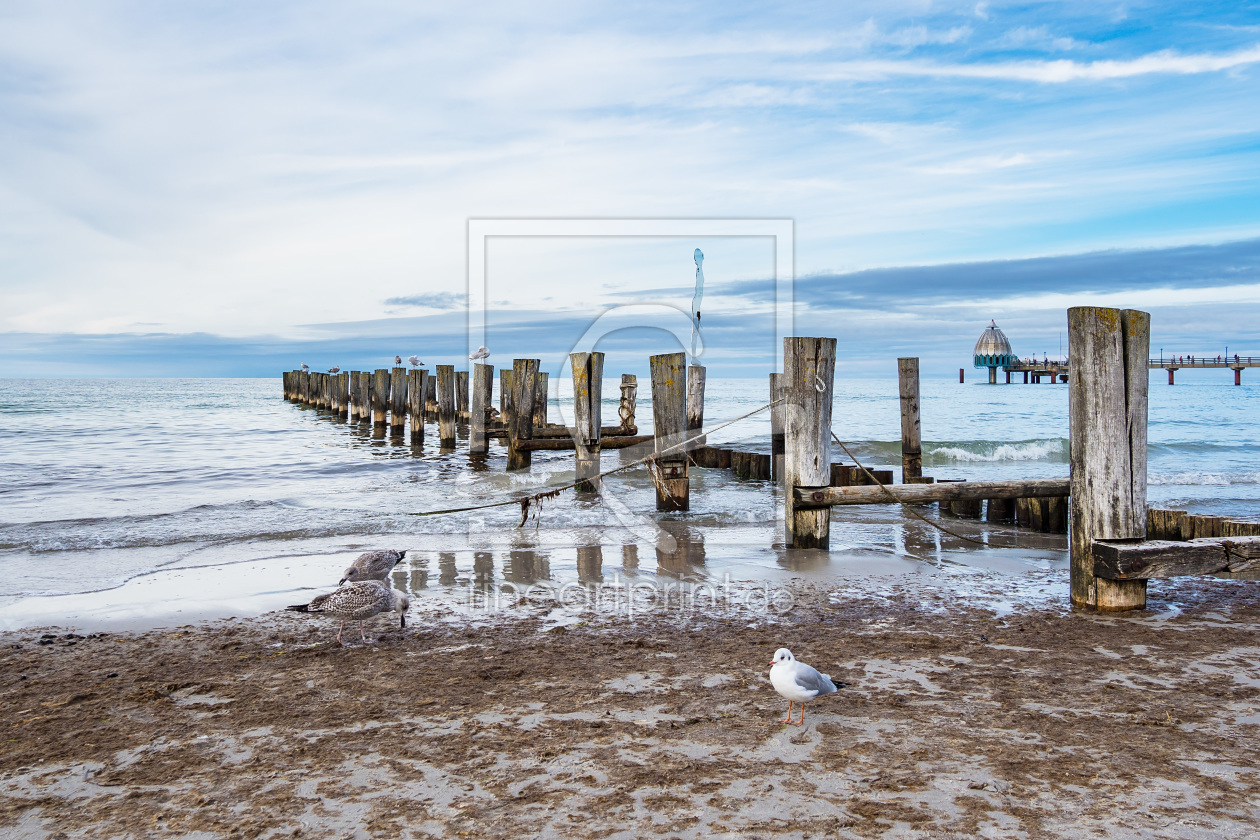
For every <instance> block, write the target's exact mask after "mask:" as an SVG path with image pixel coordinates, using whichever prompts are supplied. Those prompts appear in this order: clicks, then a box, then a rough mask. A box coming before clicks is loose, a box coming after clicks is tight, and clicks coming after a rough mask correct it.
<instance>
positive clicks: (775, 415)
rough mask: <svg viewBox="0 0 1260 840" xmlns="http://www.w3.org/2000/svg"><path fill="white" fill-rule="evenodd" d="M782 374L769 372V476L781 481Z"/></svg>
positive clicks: (777, 481)
mask: <svg viewBox="0 0 1260 840" xmlns="http://www.w3.org/2000/svg"><path fill="white" fill-rule="evenodd" d="M782 399H783V374H781V373H772V374H770V402H771V403H772V405H771V406H770V477H771V478H773V479H774V481H775V482H776V483H778V484H782V483H783V403H782V402H778V404H777V405H773V403H775V402H776V401H781V400H782Z"/></svg>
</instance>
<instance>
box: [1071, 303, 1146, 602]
mask: <svg viewBox="0 0 1260 840" xmlns="http://www.w3.org/2000/svg"><path fill="white" fill-rule="evenodd" d="M1150 339H1151V316H1150V315H1149V314H1148V313H1146V312H1141V311H1138V310H1136V309H1105V308H1103V307H1097V306H1077V307H1073V308H1071V309H1069V310H1068V365H1069V367H1070V369H1071V371H1072V375H1071V377H1070V378H1069V379H1068V394H1069V396H1068V416H1069V424H1070V434H1071V470H1072V485H1071V486H1072V495H1071V517H1072V519H1071V533H1072V537H1071V540H1072V542H1071V558H1072V574H1071V589H1072V603H1073V604H1075V605H1077V606H1090V607H1097V608H1098V609H1100V610H1128V609H1142V608H1144V607H1145V606H1146V581H1145V580H1125V581H1117V580H1107V579H1105V578H1099V577H1095V576H1094V556H1093V552H1092V544H1093V541H1094V540H1123V539H1145V538H1146V417H1147V382H1148V379H1147V360H1148V359H1149V358H1150V357H1149V352H1150Z"/></svg>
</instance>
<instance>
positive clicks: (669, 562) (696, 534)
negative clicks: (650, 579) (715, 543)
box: [656, 522, 704, 577]
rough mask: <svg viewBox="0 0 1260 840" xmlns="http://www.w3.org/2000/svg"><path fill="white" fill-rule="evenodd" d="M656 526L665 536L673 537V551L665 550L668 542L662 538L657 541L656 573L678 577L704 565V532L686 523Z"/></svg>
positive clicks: (661, 523) (662, 523) (668, 523)
mask: <svg viewBox="0 0 1260 840" xmlns="http://www.w3.org/2000/svg"><path fill="white" fill-rule="evenodd" d="M658 524H659V525H660V527H661V528H662V530H664V531H665V532H666V534H668V535H669V536H671V537H673V542H674V550H673V551H669V550H667V548H666V546H667V545H668V543H669V540H666V539H663V538H662V539H660V540H658V541H657V544H656V567H657V573H658V574H666V575H671V576H674V577H678V576H683V575H686V574H689V573H694V572H696V571H697V570H696V569H695V568H694V567H695V566H700V565H703V564H704V532H703V531H701V530H700V529H699V528H693V527H691V526H690V525H688V524H687V523H686V522H660V523H658Z"/></svg>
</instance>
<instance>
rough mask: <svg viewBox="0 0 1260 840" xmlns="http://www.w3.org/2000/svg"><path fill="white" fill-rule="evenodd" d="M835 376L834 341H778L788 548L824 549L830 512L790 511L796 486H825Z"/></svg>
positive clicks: (785, 523) (829, 460)
mask: <svg viewBox="0 0 1260 840" xmlns="http://www.w3.org/2000/svg"><path fill="white" fill-rule="evenodd" d="M835 372H836V340H835V339H834V338H798V337H795V336H790V337H788V338H785V339H783V391H784V398H785V405H784V409H785V410H784V418H783V420H784V422H783V438H784V439H783V445H784V453H783V477H784V481H783V486H784V493H783V504H784V517H783V523H784V528H785V529H786V532H787V543H788V545H789V546H791V547H792V548H827V547H828V545H829V542H830V539H831V510H830V508H820V509H805V510H798V509H797V508H796V503H795V496H796V494H795V493H794V492H793V490H794V488H797V487H827V486H828V485H830V483H831V401H832V394H833V388H834V384H835V383H834V380H835Z"/></svg>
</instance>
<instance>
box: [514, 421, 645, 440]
mask: <svg viewBox="0 0 1260 840" xmlns="http://www.w3.org/2000/svg"><path fill="white" fill-rule="evenodd" d="M638 433H639V430H638V428H637V427H635V426H631V427H630V428H628V429H624V428H622V427H621V426H602V427H600V430H599V434H600V436H601V437H603V436H608V437H625V436H627V435H635V434H638ZM564 437H573V430H572V429H570V428H569V427H567V426H564V425H558V424H555V423H553V424H550V425H548V426H547V428H545V429H540V428H538V427H537V426H535V427H534V438H535V439H536V440H537V439H541V438H564Z"/></svg>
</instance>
